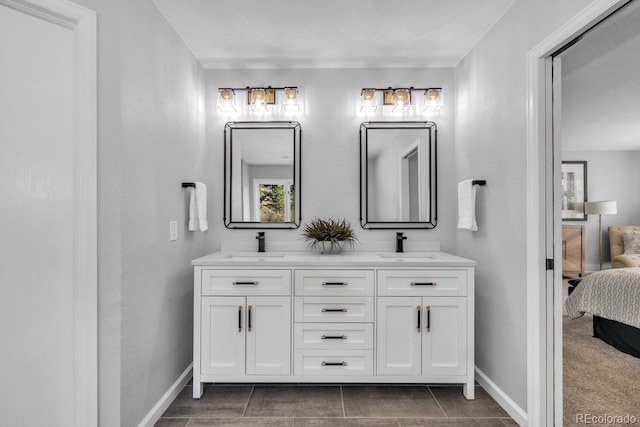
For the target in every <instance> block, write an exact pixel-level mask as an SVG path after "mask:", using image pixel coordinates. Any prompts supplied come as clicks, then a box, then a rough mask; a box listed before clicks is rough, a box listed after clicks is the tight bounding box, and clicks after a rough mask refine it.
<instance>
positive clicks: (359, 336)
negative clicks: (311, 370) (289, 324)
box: [294, 323, 373, 350]
mask: <svg viewBox="0 0 640 427" xmlns="http://www.w3.org/2000/svg"><path fill="white" fill-rule="evenodd" d="M294 337H295V338H294V342H295V344H296V348H297V349H306V350H322V349H334V350H335V349H350V350H372V349H373V323H296V324H295V326H294Z"/></svg>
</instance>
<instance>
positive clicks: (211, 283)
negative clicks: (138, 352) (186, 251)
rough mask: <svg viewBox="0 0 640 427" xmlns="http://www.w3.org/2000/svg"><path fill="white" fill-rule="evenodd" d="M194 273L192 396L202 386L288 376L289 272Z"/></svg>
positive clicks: (198, 270) (202, 270) (206, 270)
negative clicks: (261, 377) (264, 377)
mask: <svg viewBox="0 0 640 427" xmlns="http://www.w3.org/2000/svg"><path fill="white" fill-rule="evenodd" d="M194 274H195V286H194V294H195V295H194V301H195V303H194V366H193V371H194V389H193V396H194V397H195V398H199V397H200V396H202V383H204V382H214V381H228V382H233V381H243V379H244V378H249V377H251V376H252V375H257V376H260V375H262V376H276V377H278V376H286V377H288V376H290V375H291V270H281V269H277V270H252V269H211V268H202V267H196V269H195V273H194ZM196 378H199V382H198V383H197V384H196Z"/></svg>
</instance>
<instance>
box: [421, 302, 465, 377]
mask: <svg viewBox="0 0 640 427" xmlns="http://www.w3.org/2000/svg"><path fill="white" fill-rule="evenodd" d="M422 304H423V307H422V308H423V313H424V323H423V325H424V330H423V332H422V375H427V376H437V375H464V374H466V372H467V369H466V366H467V365H466V360H467V358H466V354H467V300H466V298H456V297H437V298H429V297H424V298H423V301H422Z"/></svg>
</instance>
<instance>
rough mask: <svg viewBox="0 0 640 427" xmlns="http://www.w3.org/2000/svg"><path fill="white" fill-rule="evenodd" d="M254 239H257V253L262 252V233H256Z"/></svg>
mask: <svg viewBox="0 0 640 427" xmlns="http://www.w3.org/2000/svg"><path fill="white" fill-rule="evenodd" d="M256 239H258V252H264V231H258V235H257V236H256Z"/></svg>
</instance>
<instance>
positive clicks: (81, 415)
mask: <svg viewBox="0 0 640 427" xmlns="http://www.w3.org/2000/svg"><path fill="white" fill-rule="evenodd" d="M0 5H3V6H6V7H9V8H12V9H14V10H17V11H19V12H22V13H25V14H28V15H31V16H34V17H36V18H39V19H42V20H45V21H47V22H50V23H53V24H56V25H60V26H62V27H65V28H68V29H69V30H71V31H73V33H74V45H75V46H74V65H73V66H74V73H75V76H74V77H75V78H74V87H73V90H74V103H75V105H74V106H73V112H74V117H75V122H74V129H73V139H74V140H73V147H74V189H73V223H74V224H75V229H74V231H73V234H74V235H73V246H74V249H73V251H74V253H73V259H74V274H73V285H72V286H73V299H74V301H73V306H74V309H73V310H74V313H73V323H74V327H73V342H74V343H73V355H74V360H73V366H74V379H73V383H74V396H73V401H74V414H73V416H74V426H76V427H85V426H89V427H91V426H97V425H98V269H97V259H98V256H97V254H98V238H97V235H98V225H97V68H96V67H97V65H96V64H97V61H96V55H97V45H96V41H97V37H96V13H95V12H94V11H92V10H89V9H86V8H84V7H81V6H79V5H76V4H74V3H71V2H69V1H65V0H0Z"/></svg>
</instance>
